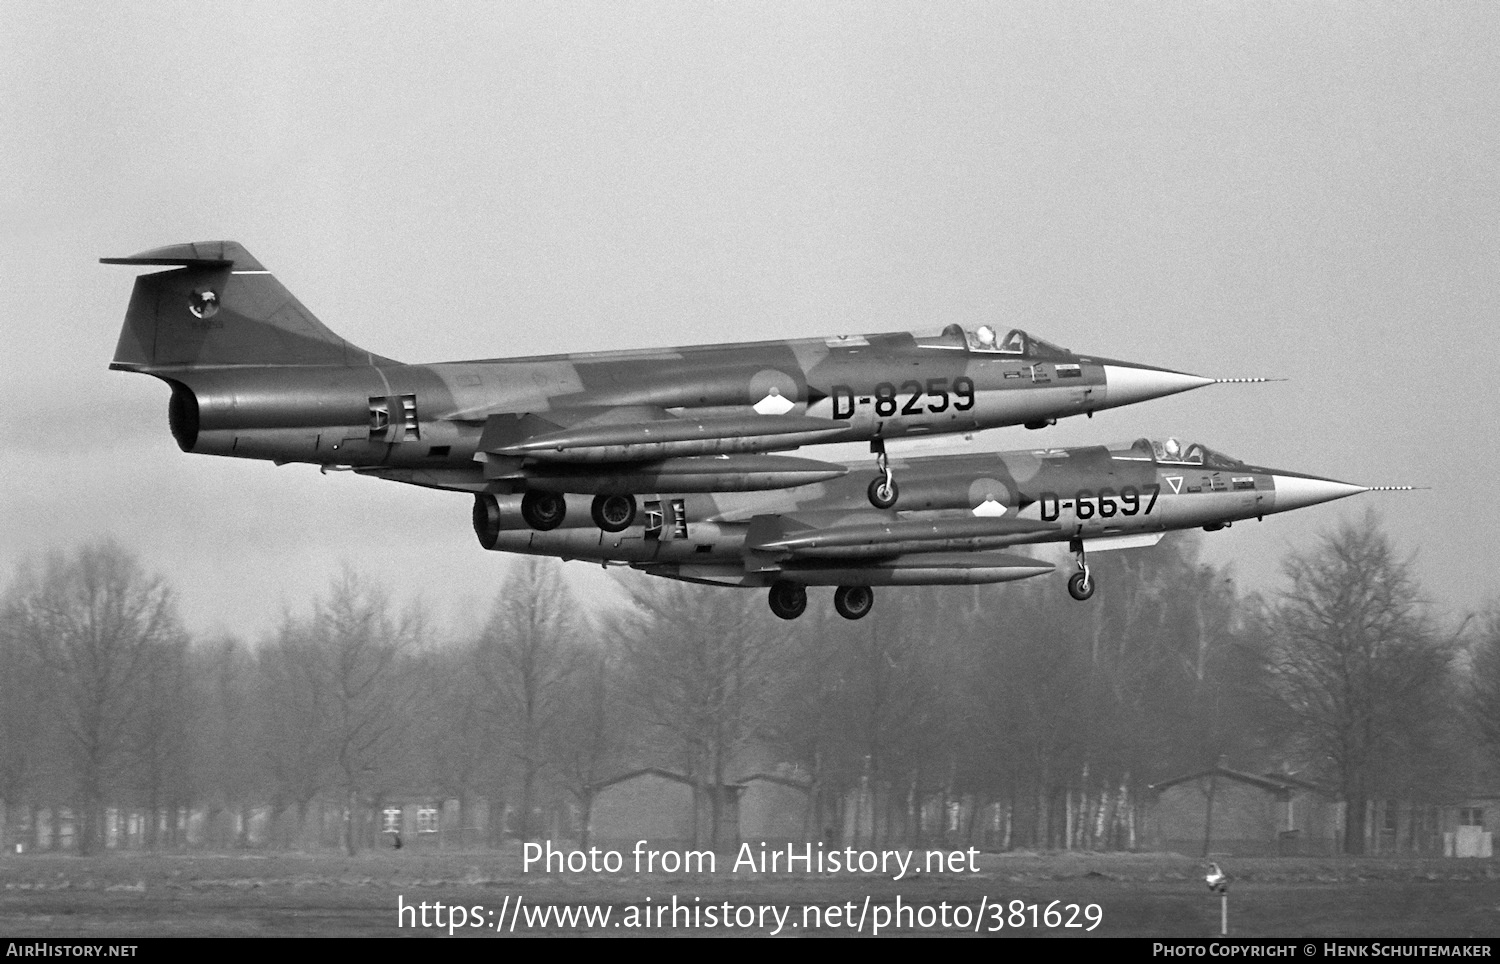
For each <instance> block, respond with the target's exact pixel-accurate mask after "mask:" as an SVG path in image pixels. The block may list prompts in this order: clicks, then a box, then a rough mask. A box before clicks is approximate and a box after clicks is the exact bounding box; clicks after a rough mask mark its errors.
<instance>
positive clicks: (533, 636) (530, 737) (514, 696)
mask: <svg viewBox="0 0 1500 964" xmlns="http://www.w3.org/2000/svg"><path fill="white" fill-rule="evenodd" d="M580 625H581V624H580V621H579V620H578V619H577V618H576V607H575V604H574V602H573V601H572V599H571V598H570V597H569V594H568V591H567V588H566V587H565V586H564V585H563V583H562V578H561V574H560V573H559V571H558V563H557V562H556V561H554V560H551V559H543V558H539V557H534V556H527V557H525V558H522V559H519V560H516V561H515V562H513V563H512V564H511V568H510V570H509V571H508V572H507V574H506V577H505V580H504V582H502V583H501V586H500V593H499V595H498V596H496V598H495V604H494V607H493V608H492V609H491V610H490V618H489V620H488V622H486V623H485V626H484V630H483V632H482V633H481V634H480V637H479V641H478V645H477V648H476V650H475V658H476V665H477V668H478V671H479V674H480V676H481V678H482V679H483V680H484V682H485V686H486V689H487V691H488V699H487V704H486V705H487V706H488V707H489V709H490V711H491V713H492V714H493V715H494V718H495V720H496V722H497V723H498V724H499V727H500V731H501V734H502V739H503V740H504V741H505V744H506V746H507V749H508V756H510V757H511V758H512V759H513V760H514V762H515V766H516V769H517V771H518V772H519V775H520V790H521V800H520V824H519V826H518V828H517V829H518V831H519V833H520V836H521V839H522V840H530V839H532V837H533V836H534V835H535V833H536V829H537V828H536V826H535V819H534V815H533V811H534V809H535V808H536V803H537V794H538V791H539V789H540V786H539V785H540V784H541V783H543V782H544V781H545V780H546V778H547V777H548V776H549V775H550V774H551V773H552V772H553V769H554V764H555V758H554V749H555V737H556V735H557V732H558V730H559V728H560V725H561V722H562V716H563V714H564V712H565V711H566V710H567V709H568V696H569V684H570V678H571V676H572V674H573V671H574V668H575V665H576V662H577V656H578V654H579V652H580V646H579V639H578V633H579V628H580Z"/></svg>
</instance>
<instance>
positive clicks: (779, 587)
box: [771, 579, 807, 619]
mask: <svg viewBox="0 0 1500 964" xmlns="http://www.w3.org/2000/svg"><path fill="white" fill-rule="evenodd" d="M806 611H807V589H806V588H805V587H803V586H799V585H797V584H796V583H795V582H787V581H786V580H784V579H783V580H781V581H780V582H777V583H774V584H772V586H771V612H773V613H775V614H776V615H778V616H780V617H781V618H782V619H796V618H797V617H798V616H800V615H802V614H803V613H804V612H806Z"/></svg>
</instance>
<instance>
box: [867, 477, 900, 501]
mask: <svg viewBox="0 0 1500 964" xmlns="http://www.w3.org/2000/svg"><path fill="white" fill-rule="evenodd" d="M869 495H870V504H871V505H873V506H874V507H875V508H877V509H889V508H890V507H891V506H893V505H895V504H896V500H897V499H899V498H901V489H900V488H899V487H897V485H896V480H895V479H891V480H890V481H889V482H887V481H886V480H885V476H884V475H878V476H876V477H875V479H874V481H872V482H871V483H870V488H869Z"/></svg>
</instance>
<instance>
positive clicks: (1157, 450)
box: [1109, 438, 1245, 469]
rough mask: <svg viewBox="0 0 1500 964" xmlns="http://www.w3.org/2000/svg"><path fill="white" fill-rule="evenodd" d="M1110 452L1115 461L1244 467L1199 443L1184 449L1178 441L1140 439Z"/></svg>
mask: <svg viewBox="0 0 1500 964" xmlns="http://www.w3.org/2000/svg"><path fill="white" fill-rule="evenodd" d="M1109 451H1110V454H1111V455H1113V456H1114V457H1116V458H1121V459H1133V460H1137V461H1141V462H1160V463H1165V464H1168V465H1201V466H1203V467H1204V468H1210V469H1235V468H1240V467H1242V466H1244V464H1245V463H1244V462H1241V461H1240V460H1239V459H1237V458H1233V457H1231V456H1228V455H1225V454H1224V453H1223V452H1215V451H1214V450H1213V449H1211V448H1209V447H1208V446H1206V445H1200V444H1198V443H1197V442H1193V443H1191V444H1188V445H1184V444H1183V443H1182V442H1180V441H1178V440H1177V439H1175V438H1164V439H1150V438H1138V439H1136V440H1135V441H1134V442H1132V443H1130V444H1129V445H1118V446H1116V445H1112V446H1110V449H1109Z"/></svg>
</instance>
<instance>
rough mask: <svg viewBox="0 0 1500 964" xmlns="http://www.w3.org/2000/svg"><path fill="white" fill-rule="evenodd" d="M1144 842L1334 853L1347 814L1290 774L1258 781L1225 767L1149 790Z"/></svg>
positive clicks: (1188, 848)
mask: <svg viewBox="0 0 1500 964" xmlns="http://www.w3.org/2000/svg"><path fill="white" fill-rule="evenodd" d="M1149 790H1150V792H1151V813H1150V817H1149V819H1148V821H1147V826H1148V833H1147V839H1146V843H1147V845H1148V846H1149V847H1152V848H1153V849H1157V850H1170V851H1176V852H1178V853H1184V854H1191V855H1193V856H1200V855H1202V854H1203V853H1204V852H1205V850H1206V851H1207V852H1208V853H1216V854H1235V855H1238V856H1268V855H1275V854H1332V853H1336V852H1337V851H1338V845H1339V833H1340V829H1341V827H1342V817H1343V807H1342V805H1340V804H1339V803H1338V802H1337V801H1336V800H1335V799H1334V797H1333V795H1332V794H1331V793H1329V792H1328V791H1327V790H1325V789H1323V788H1321V787H1318V786H1316V785H1315V784H1312V783H1308V782H1307V781H1305V780H1300V779H1298V778H1296V777H1292V776H1288V775H1286V774H1274V773H1270V774H1265V775H1261V776H1257V775H1255V774H1253V773H1243V772H1241V771H1239V770H1232V769H1230V768H1228V767H1226V766H1223V765H1222V764H1221V765H1219V766H1216V767H1212V768H1210V769H1207V770H1200V771H1198V772H1196V773H1188V774H1185V775H1183V776H1180V777H1174V778H1173V779H1170V780H1163V781H1162V782H1161V783H1157V784H1154V785H1153V786H1151V787H1150V788H1149Z"/></svg>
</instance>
